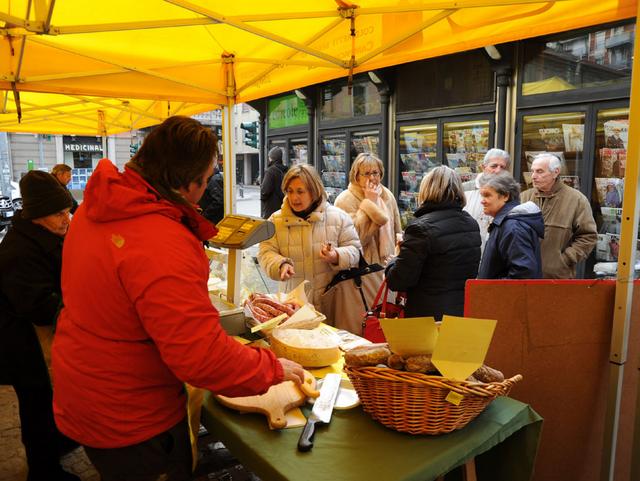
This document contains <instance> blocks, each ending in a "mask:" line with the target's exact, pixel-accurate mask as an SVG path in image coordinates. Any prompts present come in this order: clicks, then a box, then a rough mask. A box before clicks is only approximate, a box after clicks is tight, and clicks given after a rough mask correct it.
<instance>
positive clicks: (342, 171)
mask: <svg viewBox="0 0 640 481" xmlns="http://www.w3.org/2000/svg"><path fill="white" fill-rule="evenodd" d="M346 149H347V141H346V135H344V134H337V135H326V136H323V137H322V144H321V152H320V153H321V157H322V163H321V167H320V175H321V177H322V183H323V184H324V186H325V190H326V191H327V197H328V199H329V202H331V203H333V201H334V200H335V199H336V197H337V196H338V194H339V193H340V192H342V191H343V190H344V189H346V188H347V183H348V171H347V168H348V166H347V155H346Z"/></svg>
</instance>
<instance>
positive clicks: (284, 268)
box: [280, 262, 296, 281]
mask: <svg viewBox="0 0 640 481" xmlns="http://www.w3.org/2000/svg"><path fill="white" fill-rule="evenodd" d="M295 275H296V271H295V270H294V268H293V266H292V265H291V264H289V263H288V262H285V263H283V264H282V265H281V266H280V280H281V281H286V280H289V279H291V278H292V277H293V276H295Z"/></svg>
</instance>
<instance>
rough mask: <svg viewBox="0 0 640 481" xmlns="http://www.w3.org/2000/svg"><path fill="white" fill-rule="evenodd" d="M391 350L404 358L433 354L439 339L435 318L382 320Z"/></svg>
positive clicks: (381, 323)
mask: <svg viewBox="0 0 640 481" xmlns="http://www.w3.org/2000/svg"><path fill="white" fill-rule="evenodd" d="M380 325H381V326H382V330H383V332H384V337H386V338H387V342H388V343H389V348H390V349H391V350H392V351H393V352H395V353H396V354H400V355H402V356H413V355H417V354H431V353H432V352H433V348H434V346H435V345H436V341H437V339H438V328H437V327H436V321H435V319H434V318H433V317H406V318H397V319H380Z"/></svg>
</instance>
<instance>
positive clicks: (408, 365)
mask: <svg viewBox="0 0 640 481" xmlns="http://www.w3.org/2000/svg"><path fill="white" fill-rule="evenodd" d="M404 367H405V369H406V370H407V371H409V372H421V373H427V372H431V371H435V370H436V367H435V366H434V365H433V363H432V362H431V356H430V355H426V354H422V355H420V356H410V357H408V358H407V359H406V361H405V364H404Z"/></svg>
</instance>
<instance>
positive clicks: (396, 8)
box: [0, 0, 640, 479]
mask: <svg viewBox="0 0 640 481" xmlns="http://www.w3.org/2000/svg"><path fill="white" fill-rule="evenodd" d="M636 16H637V5H636V1H635V0H595V1H594V0H556V1H550V2H541V1H537V0H457V1H456V0H433V1H423V2H421V1H419V0H415V1H414V0H370V1H365V0H362V1H361V2H359V4H358V5H353V4H349V3H348V2H345V1H343V0H335V1H332V0H315V1H311V0H309V1H305V2H300V1H297V2H294V1H284V0H270V1H268V2H258V1H244V2H242V1H236V2H224V3H222V2H206V1H204V0H199V1H197V2H196V1H193V2H190V1H187V0H166V1H162V0H137V1H134V2H132V1H129V0H110V1H103V2H97V1H96V2H87V1H82V0H65V1H58V2H55V1H54V0H0V35H1V37H0V90H3V91H4V92H5V93H4V96H3V98H2V103H1V104H0V129H1V130H5V131H19V130H22V131H27V132H48V133H53V132H67V133H85V132H86V133H88V132H89V131H92V132H91V133H93V134H98V133H100V132H105V131H106V132H107V133H109V134H111V133H115V132H118V131H120V130H119V129H124V130H128V128H126V126H127V124H130V125H131V126H134V125H133V123H134V122H133V119H136V125H135V126H134V127H142V126H144V125H145V124H146V125H150V124H153V123H157V121H159V120H160V119H162V118H165V117H166V116H168V115H169V114H175V113H184V114H190V113H195V112H199V111H205V110H209V109H211V106H212V105H219V106H222V107H223V108H224V112H225V115H224V116H223V130H224V131H225V132H227V135H228V132H230V131H231V128H230V127H231V125H232V121H231V115H232V112H233V109H231V108H230V107H231V106H232V105H233V103H234V102H245V101H249V100H253V99H257V98H262V97H266V96H270V95H273V94H277V93H280V92H285V91H290V90H293V89H296V88H299V87H303V86H306V85H311V84H315V83H319V82H323V81H327V80H331V79H335V78H339V77H345V76H350V75H352V74H353V73H358V72H363V71H368V70H373V69H377V68H382V67H387V66H391V65H397V64H401V63H405V62H410V61H414V60H419V59H424V58H429V57H436V56H440V55H445V54H449V53H454V52H459V51H463V50H469V49H474V48H479V47H484V46H486V45H495V44H500V43H504V42H510V41H514V40H519V39H525V38H530V37H535V36H540V35H544V34H549V33H554V32H559V31H565V30H571V29H575V28H580V27H586V26H590V25H596V24H602V23H606V22H613V21H617V20H621V19H625V18H632V17H636ZM636 31H637V30H636ZM638 44H639V42H638V41H637V39H636V42H635V45H636V49H637V48H638ZM639 63H640V59H639V57H638V55H637V54H636V55H635V56H634V71H633V72H634V74H633V79H632V96H631V114H630V127H629V130H630V132H629V149H628V157H627V158H628V165H627V169H626V182H625V198H624V206H623V215H622V218H623V220H622V240H621V247H620V261H619V270H618V274H619V277H620V278H621V280H619V281H618V288H617V289H616V309H615V315H614V324H615V325H614V332H613V340H612V348H611V361H612V376H611V378H612V383H611V385H610V393H611V395H610V401H609V414H610V416H609V421H608V422H607V433H606V436H605V441H606V447H605V459H604V461H603V479H608V478H611V476H612V472H613V471H612V469H611V466H612V463H611V453H612V452H615V442H612V440H615V429H616V426H617V422H618V419H617V418H616V415H617V412H618V408H617V407H618V405H619V396H620V393H619V391H618V390H617V387H618V386H619V382H618V381H619V380H621V379H622V374H621V373H622V366H624V363H625V361H626V342H627V340H626V339H627V334H628V330H629V323H630V305H629V304H630V299H631V296H630V293H631V290H632V283H631V282H629V280H630V279H631V278H632V277H631V276H632V269H633V257H634V249H632V248H631V246H632V242H633V238H634V233H635V232H636V231H637V227H638V219H637V210H638V205H637V198H638V185H639V184H640V182H639V180H640V178H639V171H638V154H639V150H640V144H639V143H638V139H639V138H640V118H638V111H639V110H640V105H639V104H638V102H640V77H639V75H638V74H640V67H639V65H638V64H639ZM38 93H40V94H57V95H40V94H38ZM127 101H128V105H125V102H127ZM143 101H146V103H145V102H143ZM158 101H160V102H158ZM167 102H169V103H167ZM165 107H166V108H165ZM143 112H145V113H144V114H143ZM151 112H153V114H151ZM19 117H21V119H20V120H21V122H23V123H20V124H19V123H18V119H19ZM127 117H128V119H127ZM12 118H13V119H14V121H13V123H12V122H11V119H12ZM92 119H93V120H92ZM92 122H94V126H93V128H92V127H91V123H92ZM123 126H125V127H123ZM85 128H86V129H88V130H83V129H85ZM226 140H227V141H226V142H224V145H225V149H226V151H225V154H224V155H225V158H226V159H227V162H228V168H226V169H225V185H226V186H228V187H233V183H234V178H233V177H234V176H232V175H231V173H232V172H234V171H235V168H234V155H233V152H232V151H231V145H232V142H230V139H229V138H228V137H227V139H226ZM231 192H232V188H228V189H227V191H226V192H225V204H226V205H227V206H231V205H233V199H232V196H231ZM638 437H639V438H640V430H639V432H638ZM610 448H611V449H610ZM637 466H640V462H638V463H637ZM639 469H640V468H639ZM637 474H638V475H640V473H637Z"/></svg>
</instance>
